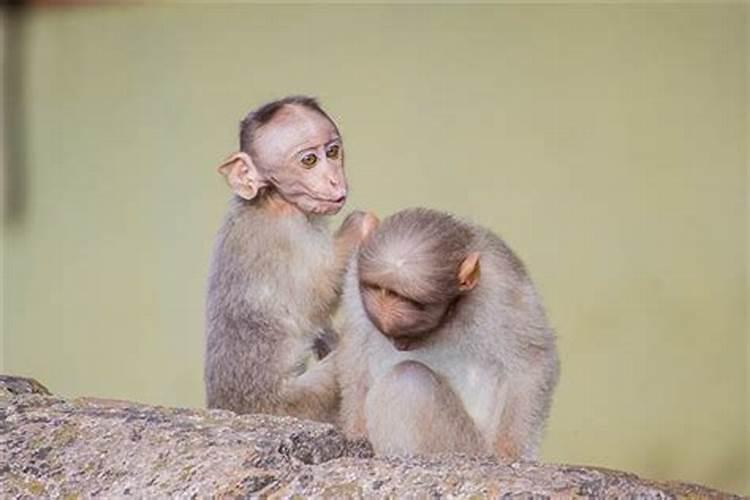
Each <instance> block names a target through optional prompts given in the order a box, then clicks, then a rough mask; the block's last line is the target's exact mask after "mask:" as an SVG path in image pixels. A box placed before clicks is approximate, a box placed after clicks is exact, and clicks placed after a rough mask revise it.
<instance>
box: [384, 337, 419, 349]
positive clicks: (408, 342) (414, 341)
mask: <svg viewBox="0 0 750 500" xmlns="http://www.w3.org/2000/svg"><path fill="white" fill-rule="evenodd" d="M390 340H391V343H393V347H395V348H396V350H397V351H413V350H414V349H416V348H417V347H418V344H419V338H415V337H407V336H402V337H390Z"/></svg>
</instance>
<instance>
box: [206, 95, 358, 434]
mask: <svg viewBox="0 0 750 500" xmlns="http://www.w3.org/2000/svg"><path fill="white" fill-rule="evenodd" d="M219 172H220V173H221V174H222V175H224V176H225V178H226V180H227V183H228V184H229V186H230V187H231V189H232V191H233V192H234V193H235V195H236V196H235V198H234V200H233V201H232V205H231V208H230V211H229V213H228V214H227V216H226V218H225V220H224V224H223V226H222V228H221V230H220V231H219V233H218V235H217V238H216V244H215V247H214V252H213V257H212V262H211V270H210V275H209V280H208V293H207V300H206V354H205V374H204V379H205V384H206V398H207V405H208V407H209V408H223V409H228V410H233V411H235V412H238V413H271V414H279V415H293V416H297V417H302V418H309V419H313V420H322V421H331V420H332V419H333V418H334V417H335V415H336V413H337V411H338V401H339V391H338V385H337V383H336V378H335V365H334V363H333V361H332V360H331V357H330V356H326V354H328V352H329V351H330V350H331V349H332V347H333V345H334V344H335V341H336V334H335V332H333V330H332V328H331V315H332V313H333V312H334V309H335V307H336V306H337V304H338V299H339V294H340V289H341V281H342V279H343V274H344V270H345V267H346V262H347V261H348V260H349V255H350V254H351V252H352V251H353V250H354V248H355V247H356V246H357V244H358V243H359V241H360V239H361V235H362V231H363V228H364V227H365V225H366V224H367V223H368V220H370V218H369V217H371V216H369V215H366V214H364V213H362V212H355V213H353V214H351V215H350V216H349V217H348V218H347V219H346V220H345V221H344V223H343V224H342V227H341V229H340V230H339V231H338V233H337V235H336V238H335V239H334V238H332V237H331V235H330V233H329V232H328V230H327V227H326V224H325V221H324V219H323V216H325V215H331V214H335V213H336V212H338V211H339V210H340V209H341V207H342V206H343V205H344V202H345V200H346V195H347V184H346V177H345V175H344V150H343V145H342V142H341V137H340V134H339V131H338V129H337V127H336V125H335V124H334V123H333V121H332V120H331V118H330V117H329V116H328V115H327V114H326V113H325V112H324V111H323V110H322V109H321V108H320V106H319V105H318V103H317V102H316V101H315V100H314V99H312V98H309V97H289V98H285V99H281V100H278V101H274V102H271V103H268V104H266V105H264V106H262V107H260V108H258V109H257V110H255V111H253V112H251V113H250V114H248V115H247V117H246V118H245V119H244V120H243V121H242V123H241V128H240V152H239V153H236V154H235V155H233V156H231V157H230V158H229V159H228V160H227V161H226V162H225V163H223V164H222V165H221V166H220V167H219Z"/></svg>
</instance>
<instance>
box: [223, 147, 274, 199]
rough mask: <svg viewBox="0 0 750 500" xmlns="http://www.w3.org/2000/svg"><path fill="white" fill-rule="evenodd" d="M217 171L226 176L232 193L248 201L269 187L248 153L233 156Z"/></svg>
mask: <svg viewBox="0 0 750 500" xmlns="http://www.w3.org/2000/svg"><path fill="white" fill-rule="evenodd" d="M217 170H218V172H219V173H220V174H221V175H223V176H224V180H226V181H227V184H228V185H229V187H230V188H231V189H232V191H234V193H235V194H237V195H238V196H240V197H242V198H245V199H246V200H252V199H253V198H255V197H256V196H258V191H260V189H261V188H263V187H265V186H267V185H268V182H266V180H265V179H264V178H263V177H262V176H261V175H260V173H259V172H258V169H257V168H255V164H254V163H253V160H252V159H250V155H248V154H247V153H242V152H239V153H235V154H233V155H232V156H230V157H229V158H227V159H226V160H224V162H223V163H222V164H221V165H219V167H218V168H217Z"/></svg>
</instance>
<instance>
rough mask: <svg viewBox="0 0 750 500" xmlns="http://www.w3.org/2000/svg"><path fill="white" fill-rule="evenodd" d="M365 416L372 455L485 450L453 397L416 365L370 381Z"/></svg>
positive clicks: (426, 369)
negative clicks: (372, 450) (372, 381)
mask: <svg viewBox="0 0 750 500" xmlns="http://www.w3.org/2000/svg"><path fill="white" fill-rule="evenodd" d="M365 412H366V416H367V435H368V438H369V440H370V442H371V443H372V445H373V448H374V450H375V452H376V453H378V454H384V455H390V454H395V455H414V454H429V453H444V452H464V453H473V454H481V453H486V452H489V450H488V449H487V446H486V444H485V441H484V438H483V437H482V435H481V434H480V432H479V430H478V429H477V427H476V425H475V424H474V422H473V420H472V419H471V417H470V416H469V415H468V414H467V413H466V410H465V409H464V407H463V404H462V403H461V400H460V399H459V397H458V396H457V395H456V393H455V392H454V391H453V390H452V389H451V388H450V386H449V385H448V384H447V383H446V382H445V381H444V380H443V379H442V378H441V377H440V376H439V375H438V374H436V373H435V372H433V371H432V370H431V369H430V368H429V367H427V366H426V365H424V364H422V363H420V362H417V361H404V362H402V363H399V364H397V365H396V366H394V367H393V368H392V369H391V370H390V371H389V372H388V373H386V374H385V375H384V376H383V377H382V378H381V379H380V380H377V381H375V383H374V384H373V386H372V387H371V388H370V391H369V392H368V394H367V400H366V401H365Z"/></svg>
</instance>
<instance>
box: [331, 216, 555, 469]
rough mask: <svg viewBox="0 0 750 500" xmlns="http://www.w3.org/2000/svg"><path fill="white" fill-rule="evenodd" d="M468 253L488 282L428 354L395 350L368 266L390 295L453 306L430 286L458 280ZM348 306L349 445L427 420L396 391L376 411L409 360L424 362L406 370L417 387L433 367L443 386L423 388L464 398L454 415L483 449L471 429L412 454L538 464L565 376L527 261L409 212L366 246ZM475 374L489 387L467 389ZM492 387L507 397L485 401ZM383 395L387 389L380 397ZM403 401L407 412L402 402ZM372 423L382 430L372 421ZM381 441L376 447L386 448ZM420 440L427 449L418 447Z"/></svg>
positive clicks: (481, 233) (495, 395)
mask: <svg viewBox="0 0 750 500" xmlns="http://www.w3.org/2000/svg"><path fill="white" fill-rule="evenodd" d="M470 252H479V253H480V256H481V257H480V267H481V277H480V279H479V282H478V284H477V285H476V287H475V288H474V289H472V290H470V291H469V292H467V293H466V294H465V295H462V296H460V297H459V298H458V301H457V302H456V304H455V306H454V309H453V311H452V312H451V314H450V315H448V316H447V317H446V318H445V320H444V322H443V323H442V324H441V325H440V326H439V327H438V328H437V329H436V330H435V331H432V332H431V333H429V335H428V336H427V337H426V338H425V340H424V342H423V344H422V345H420V346H419V348H417V349H415V350H412V351H408V352H399V351H396V350H395V349H394V348H393V346H392V345H391V344H390V343H388V341H387V340H385V337H384V336H383V335H382V334H381V333H380V332H379V331H378V330H377V328H376V327H375V326H374V325H373V323H372V322H371V321H370V319H369V318H368V316H367V313H366V311H365V309H364V307H363V303H362V298H361V293H360V288H359V286H360V285H359V276H360V269H359V266H360V265H362V264H365V265H367V266H368V269H367V275H368V276H369V277H370V278H372V276H373V275H376V276H377V275H378V274H379V273H378V271H382V277H383V279H384V280H386V281H387V286H388V287H389V288H391V289H393V290H396V291H399V292H400V293H404V290H407V291H408V293H404V294H405V295H411V296H414V295H417V296H418V297H421V298H422V299H423V300H426V299H431V298H438V299H443V300H451V297H455V293H456V292H455V291H454V290H452V288H455V285H450V284H445V285H443V287H444V288H443V290H437V291H436V290H431V288H433V287H434V286H435V285H436V284H438V283H440V276H439V275H440V274H443V275H444V276H448V277H454V276H455V273H456V270H457V265H458V264H457V262H460V256H465V255H467V254H468V253H470ZM441 256H442V257H441ZM374 268H375V270H374ZM434 271H438V272H437V274H436V273H435V272H434ZM377 279H379V278H377ZM342 307H343V312H344V318H345V324H344V327H343V329H342V338H341V345H340V347H339V351H338V353H337V363H338V372H339V383H340V385H341V388H342V403H341V404H342V413H341V420H342V424H343V427H344V430H345V432H346V433H347V435H349V436H350V437H352V438H356V437H365V436H367V433H368V429H378V428H382V425H380V424H382V421H386V422H390V428H391V429H393V433H394V434H398V433H402V434H403V432H402V431H403V429H401V428H400V427H399V423H400V422H403V421H410V420H414V421H419V419H422V421H424V419H425V418H426V417H425V416H423V415H417V417H415V416H414V414H413V412H414V411H416V410H415V409H413V408H410V407H409V406H410V405H409V398H410V396H409V395H408V391H409V388H403V387H402V388H401V390H400V391H399V390H394V391H390V392H389V394H390V395H389V396H388V397H389V398H390V399H389V400H387V401H377V402H374V403H373V401H372V400H371V399H368V396H369V395H368V392H369V391H370V388H372V387H373V386H374V385H377V384H378V383H379V381H381V380H387V379H388V377H393V373H394V370H399V369H401V371H404V370H403V366H404V365H403V363H404V362H412V361H414V362H418V363H417V364H416V365H414V364H412V365H410V368H409V370H406V371H411V372H412V374H411V375H410V376H411V377H412V378H411V379H410V384H412V386H413V385H414V383H421V382H419V379H420V378H421V379H425V380H426V379H427V378H428V377H427V375H424V374H423V375H418V376H417V377H415V376H414V375H415V373H417V372H418V371H419V370H416V371H415V368H419V367H421V366H427V367H429V369H430V370H432V371H433V372H434V374H435V377H436V378H435V380H437V381H438V382H435V383H432V385H431V386H430V385H424V386H423V387H440V386H442V385H445V386H446V387H450V388H451V389H452V390H453V391H456V393H457V394H458V395H459V400H460V401H462V403H463V406H464V407H465V408H463V409H462V408H451V409H446V415H447V414H456V415H457V414H462V413H463V411H464V410H465V411H466V412H468V413H469V414H472V413H473V416H472V418H473V419H474V424H475V425H476V431H478V432H480V433H481V435H482V436H483V437H484V446H483V447H481V448H477V447H476V446H475V444H474V443H475V442H476V440H475V439H474V437H473V431H472V432H468V433H467V434H466V436H467V437H466V439H465V440H463V441H461V439H458V440H457V439H456V438H455V436H451V439H447V438H446V437H445V436H431V444H430V446H427V445H424V444H420V445H415V446H417V449H416V450H414V449H412V450H408V449H407V450H406V451H407V452H420V451H425V450H426V451H427V452H434V451H463V452H470V453H475V454H483V453H488V452H489V453H496V454H497V455H498V457H499V458H501V459H503V460H515V459H519V458H520V459H527V460H530V459H535V458H536V457H537V450H538V446H539V442H540V440H541V436H542V432H543V428H544V424H545V421H546V420H547V417H548V414H549V410H550V404H551V401H552V394H553V392H554V389H555V386H556V383H557V380H558V376H559V361H558V356H557V350H556V347H555V335H554V332H553V330H552V329H551V328H550V326H549V324H548V321H547V318H546V315H545V312H544V308H543V306H542V302H541V299H540V297H539V295H538V294H537V292H536V290H535V288H534V286H533V284H532V282H531V280H530V279H529V276H528V274H527V272H526V270H525V267H524V265H523V263H522V262H521V260H520V259H519V258H518V257H517V256H516V255H515V254H514V253H513V252H512V251H511V250H510V248H509V247H508V246H507V245H506V244H505V243H504V242H503V240H502V239H500V238H499V237H498V236H497V235H495V234H493V233H492V232H490V231H488V230H487V229H484V228H482V227H480V226H477V225H474V224H471V223H467V222H464V221H461V220H459V219H457V218H455V217H453V216H450V215H448V214H445V213H441V212H437V211H434V210H428V209H421V208H420V209H409V210H404V211H402V212H399V213H398V214H395V215H393V216H391V217H389V218H388V219H386V220H384V221H383V223H382V224H381V226H380V227H378V228H377V229H376V230H375V232H374V233H373V234H372V235H371V236H370V238H369V239H368V240H367V241H366V242H365V243H364V245H363V247H362V249H361V251H360V255H359V259H353V261H352V265H351V266H350V269H349V271H348V273H347V276H346V281H345V286H344V296H343V302H342ZM474 368H476V369H477V370H478V372H476V373H481V374H482V377H483V378H482V383H480V384H479V385H473V386H472V383H469V382H467V375H466V374H467V373H468V372H467V371H466V370H471V369H474ZM417 374H418V373H417ZM415 381H416V382H415ZM473 384H476V382H474V383H473ZM407 385H408V384H407ZM488 387H496V388H497V390H496V391H495V392H491V393H490V392H486V393H485V391H489V389H488ZM420 390H422V389H420ZM429 390H432V389H429ZM440 390H442V389H440ZM378 392H379V393H387V392H388V391H384V390H382V389H381V388H379V389H378ZM483 394H485V395H486V397H485V395H483ZM399 395H401V399H402V400H403V401H401V403H402V404H397V403H396V402H395V401H397V400H395V399H394V398H398V397H399ZM443 396H445V395H443ZM477 397H478V399H477ZM411 399H412V400H415V399H419V398H415V397H413V396H412V397H411ZM442 399H443V400H445V401H450V400H451V398H450V397H444V398H442ZM452 399H454V400H455V399H456V398H455V397H454V398H452ZM467 401H468V402H467ZM490 403H492V404H490ZM493 405H494V406H493ZM477 415H482V416H481V418H479V417H476V416H477ZM430 418H432V416H430ZM445 418H448V419H449V420H450V419H451V418H453V417H445ZM373 419H378V420H379V421H380V422H372V421H369V422H368V420H373ZM452 421H454V422H458V421H457V420H456V419H453V420H452ZM427 427H430V426H429V425H426V424H423V425H421V426H419V427H418V428H417V429H411V430H410V431H409V432H411V433H423V432H427V433H429V432H430V431H429V429H427ZM439 427H440V428H441V429H445V428H446V426H445V425H441V426H439ZM448 427H450V426H448ZM436 428H437V427H436ZM454 428H455V429H456V430H457V431H458V429H461V428H463V429H465V425H464V424H463V423H461V424H458V423H457V424H456V425H455V426H454ZM369 437H370V438H373V436H372V435H370V436H369ZM375 437H376V441H377V439H380V438H379V437H378V436H375ZM392 439H395V438H393V437H387V438H385V441H386V442H384V443H380V444H381V446H379V443H378V442H373V445H374V446H375V449H376V451H377V450H378V449H381V450H385V451H388V450H391V449H400V448H399V446H402V447H403V445H402V443H395V444H394V443H392V442H389V440H392ZM400 439H402V440H404V439H409V435H408V434H403V438H400ZM414 442H420V443H424V442H425V440H424V439H423V438H422V437H419V439H416V441H414ZM441 442H442V443H445V444H443V445H441V444H440V443H441ZM436 443H437V444H436ZM394 446H395V448H394ZM441 446H442V448H441Z"/></svg>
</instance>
